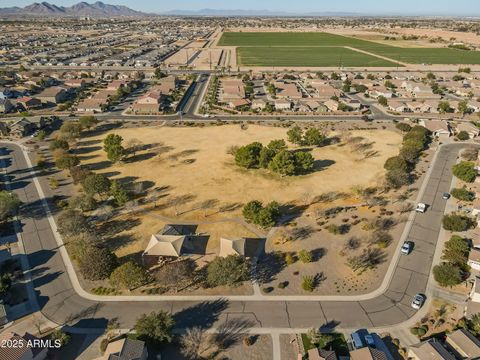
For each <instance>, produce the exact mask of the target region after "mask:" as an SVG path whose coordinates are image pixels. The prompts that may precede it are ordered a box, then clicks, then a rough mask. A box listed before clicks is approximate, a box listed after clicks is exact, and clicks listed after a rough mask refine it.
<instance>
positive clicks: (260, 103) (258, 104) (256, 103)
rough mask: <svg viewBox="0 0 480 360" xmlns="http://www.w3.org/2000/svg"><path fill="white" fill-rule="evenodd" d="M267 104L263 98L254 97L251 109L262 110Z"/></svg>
mask: <svg viewBox="0 0 480 360" xmlns="http://www.w3.org/2000/svg"><path fill="white" fill-rule="evenodd" d="M266 106H267V102H266V101H265V100H263V99H254V100H253V101H252V106H251V107H252V110H263V109H265V107H266Z"/></svg>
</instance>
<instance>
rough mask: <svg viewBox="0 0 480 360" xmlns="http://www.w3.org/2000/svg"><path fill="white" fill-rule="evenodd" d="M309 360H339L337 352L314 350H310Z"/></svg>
mask: <svg viewBox="0 0 480 360" xmlns="http://www.w3.org/2000/svg"><path fill="white" fill-rule="evenodd" d="M308 359H309V360H337V354H335V351H331V350H323V349H319V348H313V349H310V350H308Z"/></svg>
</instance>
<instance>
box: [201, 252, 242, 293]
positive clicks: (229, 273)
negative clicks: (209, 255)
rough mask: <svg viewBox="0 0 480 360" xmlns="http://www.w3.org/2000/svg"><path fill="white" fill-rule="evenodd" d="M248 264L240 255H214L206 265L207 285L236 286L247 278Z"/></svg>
mask: <svg viewBox="0 0 480 360" xmlns="http://www.w3.org/2000/svg"><path fill="white" fill-rule="evenodd" d="M249 273H250V264H249V263H248V262H247V260H246V259H245V258H244V257H242V256H237V255H229V256H227V257H220V256H219V257H216V258H215V259H214V260H213V261H212V262H210V263H209V264H208V266H207V284H208V285H209V286H213V287H215V286H238V285H239V284H241V283H242V282H243V281H246V280H248V278H249Z"/></svg>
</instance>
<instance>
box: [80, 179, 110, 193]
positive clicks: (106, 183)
mask: <svg viewBox="0 0 480 360" xmlns="http://www.w3.org/2000/svg"><path fill="white" fill-rule="evenodd" d="M110 184H111V182H110V180H109V179H108V178H107V177H106V176H105V175H103V174H91V175H89V176H87V177H86V178H85V180H84V181H83V190H84V191H85V192H86V193H87V194H89V195H101V196H102V195H105V194H108V192H109V191H110Z"/></svg>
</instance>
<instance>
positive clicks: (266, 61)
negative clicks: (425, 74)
mask: <svg viewBox="0 0 480 360" xmlns="http://www.w3.org/2000/svg"><path fill="white" fill-rule="evenodd" d="M237 63H239V64H240V65H243V66H304V67H305V66H312V67H313V66H325V67H328V66H338V67H341V66H370V67H375V66H377V67H393V66H399V65H398V64H397V63H394V62H390V61H387V60H384V59H380V58H377V57H375V56H370V55H366V54H363V53H360V52H357V51H354V50H350V49H347V48H343V47H334V46H325V47H294V48H293V47H283V46H278V47H239V48H237ZM400 66H401V65H400Z"/></svg>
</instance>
